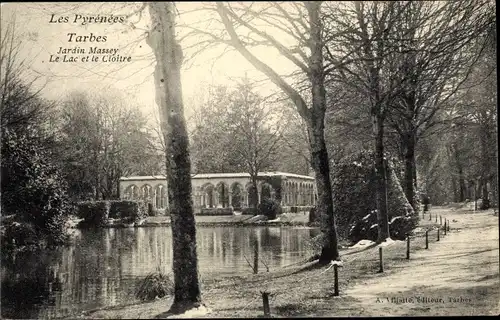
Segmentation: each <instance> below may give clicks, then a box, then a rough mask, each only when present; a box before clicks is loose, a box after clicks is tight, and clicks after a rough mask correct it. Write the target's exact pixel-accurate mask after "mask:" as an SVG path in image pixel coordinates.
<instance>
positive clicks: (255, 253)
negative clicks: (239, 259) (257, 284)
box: [253, 241, 259, 274]
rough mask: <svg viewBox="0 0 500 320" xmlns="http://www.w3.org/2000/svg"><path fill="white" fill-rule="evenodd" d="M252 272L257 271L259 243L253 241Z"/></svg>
mask: <svg viewBox="0 0 500 320" xmlns="http://www.w3.org/2000/svg"><path fill="white" fill-rule="evenodd" d="M253 273H255V274H257V273H259V244H258V242H257V241H255V245H254V248H253Z"/></svg>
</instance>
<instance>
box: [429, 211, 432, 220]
mask: <svg viewBox="0 0 500 320" xmlns="http://www.w3.org/2000/svg"><path fill="white" fill-rule="evenodd" d="M429 221H432V212H429Z"/></svg>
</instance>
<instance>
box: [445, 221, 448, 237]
mask: <svg viewBox="0 0 500 320" xmlns="http://www.w3.org/2000/svg"><path fill="white" fill-rule="evenodd" d="M447 223H448V220H447V219H444V235H446V224H447Z"/></svg>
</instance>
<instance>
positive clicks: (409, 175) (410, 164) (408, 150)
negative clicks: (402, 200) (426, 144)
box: [404, 132, 416, 210]
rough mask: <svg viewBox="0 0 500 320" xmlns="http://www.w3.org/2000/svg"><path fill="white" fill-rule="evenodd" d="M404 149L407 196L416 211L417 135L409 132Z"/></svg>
mask: <svg viewBox="0 0 500 320" xmlns="http://www.w3.org/2000/svg"><path fill="white" fill-rule="evenodd" d="M404 142H405V144H404V148H405V155H404V159H405V176H404V180H405V181H404V190H405V195H406V198H407V199H408V201H409V202H410V205H411V206H412V208H413V209H414V210H416V208H415V206H416V203H415V180H416V168H415V134H414V133H413V132H408V134H407V136H406V137H405V138H404Z"/></svg>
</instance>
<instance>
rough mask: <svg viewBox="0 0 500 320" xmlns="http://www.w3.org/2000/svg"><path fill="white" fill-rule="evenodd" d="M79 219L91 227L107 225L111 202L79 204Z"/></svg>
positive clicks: (85, 202)
mask: <svg viewBox="0 0 500 320" xmlns="http://www.w3.org/2000/svg"><path fill="white" fill-rule="evenodd" d="M77 207H78V213H77V215H78V217H80V218H81V219H83V223H84V224H85V225H86V226H89V227H103V226H105V225H106V223H107V221H108V217H109V211H110V201H105V200H102V201H82V202H79V203H78V206H77Z"/></svg>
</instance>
